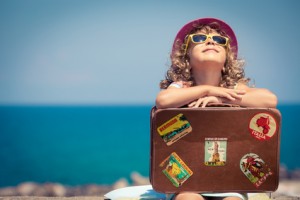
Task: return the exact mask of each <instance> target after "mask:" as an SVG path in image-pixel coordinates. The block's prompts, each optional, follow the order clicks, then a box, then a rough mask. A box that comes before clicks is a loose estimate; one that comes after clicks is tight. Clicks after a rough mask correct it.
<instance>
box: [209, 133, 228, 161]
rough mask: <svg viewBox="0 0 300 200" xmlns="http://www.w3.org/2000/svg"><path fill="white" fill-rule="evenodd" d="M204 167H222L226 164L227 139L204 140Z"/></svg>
mask: <svg viewBox="0 0 300 200" xmlns="http://www.w3.org/2000/svg"><path fill="white" fill-rule="evenodd" d="M204 148H205V150H204V152H205V157H204V159H205V161H204V164H205V165H206V166H224V165H225V163H226V152H227V138H205V147H204Z"/></svg>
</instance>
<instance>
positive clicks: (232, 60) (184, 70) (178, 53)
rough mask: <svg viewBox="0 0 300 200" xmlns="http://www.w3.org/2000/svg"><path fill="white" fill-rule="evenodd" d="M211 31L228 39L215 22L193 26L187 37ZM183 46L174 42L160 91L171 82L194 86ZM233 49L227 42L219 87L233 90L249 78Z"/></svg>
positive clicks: (179, 42) (241, 61)
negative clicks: (182, 82) (169, 62)
mask: <svg viewBox="0 0 300 200" xmlns="http://www.w3.org/2000/svg"><path fill="white" fill-rule="evenodd" d="M213 30H214V31H216V32H217V33H219V34H220V35H222V36H225V37H228V35H227V34H226V33H225V32H224V31H222V30H221V29H220V25H219V24H218V23H216V22H213V23H210V24H205V25H203V24H198V25H197V24H195V25H194V28H193V29H192V30H191V31H190V33H189V34H188V35H190V34H193V33H196V32H199V31H205V32H206V33H207V34H209V33H210V32H212V31H213ZM228 38H229V37H228ZM229 40H230V38H229ZM184 45H185V44H184V43H183V42H181V41H179V40H177V41H176V42H175V44H174V50H173V52H172V53H171V56H170V57H171V66H170V68H169V69H168V71H167V73H166V76H165V79H164V80H162V81H161V82H160V88H161V89H166V88H167V87H168V86H169V85H170V84H171V83H172V82H177V81H184V82H187V83H188V85H190V86H194V85H195V81H194V79H193V75H192V71H191V66H190V64H189V57H188V55H186V54H185V52H184ZM233 48H234V47H231V46H230V41H229V44H228V46H227V47H226V61H225V64H224V68H223V70H222V79H221V81H220V87H225V88H233V87H234V86H235V85H236V84H237V83H244V84H247V83H248V82H249V80H250V79H249V78H245V72H244V65H245V62H244V60H242V59H237V58H236V57H237V55H235V53H234V49H233Z"/></svg>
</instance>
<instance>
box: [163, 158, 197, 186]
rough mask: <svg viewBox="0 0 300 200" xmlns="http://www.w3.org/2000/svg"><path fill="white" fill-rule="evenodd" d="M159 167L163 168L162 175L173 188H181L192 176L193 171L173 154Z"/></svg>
mask: <svg viewBox="0 0 300 200" xmlns="http://www.w3.org/2000/svg"><path fill="white" fill-rule="evenodd" d="M159 166H160V167H163V168H164V169H163V170H162V171H163V173H164V174H165V175H166V176H167V178H168V179H169V180H170V181H171V182H172V184H173V185H174V186H175V187H179V186H181V185H182V184H183V183H184V182H185V181H186V180H187V179H189V178H190V176H192V175H193V171H192V170H191V169H190V168H189V167H188V166H187V165H186V164H185V163H184V162H183V161H182V160H181V158H180V157H179V156H178V155H177V154H176V153H175V152H173V153H172V154H171V155H170V156H168V157H167V158H166V159H165V160H164V161H163V162H162V163H161V164H160V165H159Z"/></svg>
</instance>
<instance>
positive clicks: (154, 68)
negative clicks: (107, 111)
mask: <svg viewBox="0 0 300 200" xmlns="http://www.w3.org/2000/svg"><path fill="white" fill-rule="evenodd" d="M299 10H300V1H297V0H294V1H293V0H278V1H271V0H265V1H261V0H252V1H235V0H228V1H226V3H225V1H219V0H212V1H201V0H197V1H182V0H181V1H176V0H167V1H158V0H157V1H150V0H149V1H140V0H136V1H121V0H119V1H110V0H107V1H101V0H97V1H96V0H24V1H23V0H0V26H1V29H0V104H154V100H155V96H156V94H157V93H158V92H159V87H158V83H159V81H160V80H161V79H163V77H164V75H165V72H166V70H167V68H168V64H169V52H170V49H171V45H172V42H173V39H174V37H175V35H176V33H177V31H178V30H179V29H180V28H181V27H182V26H183V25H184V24H185V23H186V22H188V21H191V20H193V19H196V18H200V17H216V18H220V19H223V20H224V21H226V22H227V23H229V24H230V25H231V26H232V28H233V29H234V30H235V33H236V35H237V38H238V41H239V57H241V58H244V59H245V60H246V63H247V65H246V75H247V76H249V77H250V78H253V79H255V84H256V86H257V87H263V88H268V89H270V90H271V91H273V92H274V93H275V94H276V95H277V96H278V98H279V103H299V102H300V92H299V86H298V85H299V83H300V81H299V79H298V77H299V75H300V61H299V60H300V59H299V48H300V39H299V38H297V37H300V36H299V32H300V26H299V19H300V14H299Z"/></svg>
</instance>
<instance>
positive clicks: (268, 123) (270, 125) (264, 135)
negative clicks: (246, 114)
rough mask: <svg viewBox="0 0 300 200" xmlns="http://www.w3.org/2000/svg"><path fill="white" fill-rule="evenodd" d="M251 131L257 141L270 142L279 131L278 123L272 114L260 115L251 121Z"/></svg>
mask: <svg viewBox="0 0 300 200" xmlns="http://www.w3.org/2000/svg"><path fill="white" fill-rule="evenodd" d="M249 130H250V133H251V135H252V136H253V137H255V138H256V139H258V140H269V139H270V138H271V137H273V136H274V135H275V133H276V131H277V123H276V121H275V119H274V117H272V116H271V115H270V114H268V113H258V114H256V115H255V116H254V117H252V119H251V120H250V123H249Z"/></svg>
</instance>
